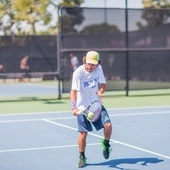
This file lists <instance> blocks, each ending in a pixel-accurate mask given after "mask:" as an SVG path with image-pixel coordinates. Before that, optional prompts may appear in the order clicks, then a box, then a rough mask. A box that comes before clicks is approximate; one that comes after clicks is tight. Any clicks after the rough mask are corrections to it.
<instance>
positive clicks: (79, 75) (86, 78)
mask: <svg viewBox="0 0 170 170" xmlns="http://www.w3.org/2000/svg"><path fill="white" fill-rule="evenodd" d="M101 83H103V84H106V80H105V77H104V74H103V70H102V67H101V66H100V65H99V66H98V67H96V68H95V70H94V71H93V72H91V73H89V72H87V71H86V70H85V65H81V66H80V67H78V68H77V69H76V70H75V71H74V73H73V78H72V87H71V89H72V90H76V91H77V108H78V109H79V110H80V109H85V108H87V107H88V105H89V104H90V103H91V102H92V101H94V100H100V98H99V97H98V95H97V94H96V92H97V91H98V90H99V84H101Z"/></svg>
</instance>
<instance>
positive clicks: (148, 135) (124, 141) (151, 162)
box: [0, 107, 170, 170]
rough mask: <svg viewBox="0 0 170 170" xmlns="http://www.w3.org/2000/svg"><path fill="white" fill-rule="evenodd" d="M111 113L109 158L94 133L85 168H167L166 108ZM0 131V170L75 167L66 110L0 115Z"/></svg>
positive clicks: (169, 118) (73, 135)
mask: <svg viewBox="0 0 170 170" xmlns="http://www.w3.org/2000/svg"><path fill="white" fill-rule="evenodd" d="M109 114H110V118H111V120H112V123H113V127H114V128H113V129H114V133H113V136H112V138H111V147H112V152H111V155H110V158H109V159H108V160H105V159H104V158H103V156H102V147H101V139H102V137H103V135H102V131H99V132H96V131H95V130H94V131H93V132H92V133H89V137H88V144H87V153H86V155H87V167H86V168H87V169H99V170H102V169H142V170H143V169H149V170H152V169H153V170H155V169H160V170H161V169H164V170H168V169H169V164H170V149H169V148H170V146H169V143H170V141H169V140H170V136H169V133H168V131H169V130H168V129H169V128H170V127H169V126H170V108H169V107H148V108H145V107H144V108H127V109H109ZM0 127H1V128H0V129H1V130H0V134H1V141H0V159H1V165H0V168H1V169H4V170H5V169H13V167H15V169H25V170H26V169H42V170H43V169H63V168H64V169H76V165H77V157H78V150H77V144H76V142H77V135H78V132H77V127H76V119H75V117H73V116H72V115H71V114H70V112H67V111H64V112H53V113H51V112H49V113H34V114H32V113H30V114H28V113H27V114H10V115H1V116H0ZM65 160H67V163H66V162H65Z"/></svg>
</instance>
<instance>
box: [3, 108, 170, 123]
mask: <svg viewBox="0 0 170 170" xmlns="http://www.w3.org/2000/svg"><path fill="white" fill-rule="evenodd" d="M156 114H170V111H155V112H135V113H117V114H115V113H113V114H109V116H110V117H119V116H142V115H156ZM75 118H76V117H75V116H68V117H59V118H57V117H55V118H39V119H17V120H0V123H19V122H34V121H41V120H42V119H49V120H67V119H75Z"/></svg>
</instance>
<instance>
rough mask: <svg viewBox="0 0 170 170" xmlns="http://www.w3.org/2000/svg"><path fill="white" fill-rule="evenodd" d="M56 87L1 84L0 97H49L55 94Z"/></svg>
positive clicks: (33, 84) (30, 84) (56, 91)
mask: <svg viewBox="0 0 170 170" xmlns="http://www.w3.org/2000/svg"><path fill="white" fill-rule="evenodd" d="M57 93H58V87H57V86H55V85H43V84H35V83H21V84H19V83H14V84H5V85H3V84H1V85H0V96H1V97H3V96H4V97H5V96H32V95H33V96H34V95H51V94H53V95H54V94H57Z"/></svg>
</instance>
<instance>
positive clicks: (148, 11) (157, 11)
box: [137, 0, 170, 29]
mask: <svg viewBox="0 0 170 170" xmlns="http://www.w3.org/2000/svg"><path fill="white" fill-rule="evenodd" d="M143 4H144V7H145V10H144V11H143V14H142V18H143V19H145V20H146V22H147V24H146V25H144V24H142V23H141V22H138V23H137V25H138V27H139V29H145V28H156V27H158V26H159V25H162V24H164V23H166V21H167V20H168V18H169V17H170V10H167V9H169V8H170V3H169V2H168V0H159V1H158V0H143Z"/></svg>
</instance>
